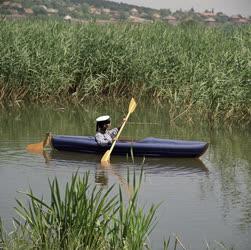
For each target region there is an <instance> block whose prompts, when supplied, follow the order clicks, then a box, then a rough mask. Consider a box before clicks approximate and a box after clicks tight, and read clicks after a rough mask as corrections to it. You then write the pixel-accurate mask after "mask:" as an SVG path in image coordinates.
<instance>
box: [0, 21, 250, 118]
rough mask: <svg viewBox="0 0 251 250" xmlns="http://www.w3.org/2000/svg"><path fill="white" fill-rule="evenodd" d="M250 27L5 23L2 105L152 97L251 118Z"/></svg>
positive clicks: (0, 51)
mask: <svg viewBox="0 0 251 250" xmlns="http://www.w3.org/2000/svg"><path fill="white" fill-rule="evenodd" d="M250 35H251V25H243V26H231V25H223V26H217V27H206V26H202V25H194V24H190V25H189V24H188V25H179V26H177V27H174V26H169V25H166V24H163V23H154V24H144V25H136V24H128V23H118V24H107V25H98V24H95V23H89V24H84V25H83V24H77V23H76V24H73V23H65V22H63V21H62V22H61V21H55V20H41V19H35V20H32V21H31V20H2V21H1V23H0V101H1V102H2V103H4V102H12V103H18V104H20V103H22V102H24V101H25V100H29V101H36V102H47V103H51V102H53V103H54V102H62V100H64V101H69V102H74V103H78V104H81V103H83V102H84V101H85V100H86V99H88V98H95V99H97V100H100V99H102V98H107V97H111V98H112V97H115V98H120V97H121V98H123V97H131V96H135V97H136V98H137V99H139V98H141V97H150V98H151V99H152V100H153V101H160V100H161V102H162V103H164V104H166V105H169V107H170V112H172V110H176V109H177V108H179V107H182V109H183V110H186V109H190V108H191V109H192V108H193V109H194V110H196V112H198V113H200V114H207V115H209V116H210V117H211V118H215V119H216V118H222V117H223V118H224V119H226V120H227V119H235V120H237V121H242V120H248V119H250V115H251V50H250V48H251V40H250Z"/></svg>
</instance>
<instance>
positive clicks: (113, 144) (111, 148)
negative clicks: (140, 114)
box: [109, 112, 131, 152]
mask: <svg viewBox="0 0 251 250" xmlns="http://www.w3.org/2000/svg"><path fill="white" fill-rule="evenodd" d="M130 114H131V112H128V114H127V116H126V118H125V121H124V122H123V124H122V126H121V127H120V129H119V132H118V133H117V135H116V137H115V140H114V141H113V143H112V146H111V147H110V149H109V150H110V152H112V150H113V148H114V146H115V144H116V141H117V140H118V138H119V136H120V134H121V132H122V130H123V128H124V126H125V124H126V122H127V120H128V118H129V116H130Z"/></svg>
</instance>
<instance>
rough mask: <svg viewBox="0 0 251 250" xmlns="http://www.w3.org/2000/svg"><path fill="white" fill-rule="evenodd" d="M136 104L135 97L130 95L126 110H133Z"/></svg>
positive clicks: (130, 111)
mask: <svg viewBox="0 0 251 250" xmlns="http://www.w3.org/2000/svg"><path fill="white" fill-rule="evenodd" d="M136 106H137V103H136V101H135V99H134V98H133V97H132V99H131V101H130V104H129V109H128V112H129V113H132V112H133V111H134V110H135V108H136Z"/></svg>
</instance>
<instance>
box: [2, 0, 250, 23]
mask: <svg viewBox="0 0 251 250" xmlns="http://www.w3.org/2000/svg"><path fill="white" fill-rule="evenodd" d="M0 15H2V16H5V17H7V18H22V17H32V16H48V17H56V18H64V19H65V20H74V21H80V22H85V21H90V20H92V21H104V22H105V21H106V22H116V21H130V22H136V23H144V22H152V21H154V20H159V21H164V22H167V23H170V24H173V25H176V24H178V23H193V22H199V23H206V24H208V25H215V24H217V23H226V22H231V23H237V24H246V23H250V18H244V17H242V16H241V15H236V16H232V17H229V16H227V15H225V14H224V13H222V12H218V13H214V11H213V10H205V12H203V13H198V12H195V11H194V9H193V8H192V9H190V10H189V11H182V10H178V11H175V12H171V11H170V10H169V9H160V10H157V9H152V8H147V7H141V6H136V5H131V4H125V3H117V2H112V1H104V0H14V1H3V0H0Z"/></svg>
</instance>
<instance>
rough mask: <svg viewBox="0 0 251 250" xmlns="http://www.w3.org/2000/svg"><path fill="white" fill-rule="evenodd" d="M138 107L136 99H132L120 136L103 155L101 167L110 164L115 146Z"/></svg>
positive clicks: (117, 136)
mask: <svg viewBox="0 0 251 250" xmlns="http://www.w3.org/2000/svg"><path fill="white" fill-rule="evenodd" d="M136 106H137V103H136V101H135V100H134V98H132V99H131V101H130V104H129V108H128V114H127V116H126V118H125V121H124V122H123V124H122V126H121V127H120V130H119V132H118V134H117V135H116V137H115V139H114V141H113V143H112V146H111V147H110V149H108V150H107V151H106V152H105V154H104V155H103V157H102V159H101V165H103V166H105V165H108V164H109V162H110V156H111V153H112V150H113V148H114V146H115V144H116V142H117V140H118V138H119V136H120V134H121V132H122V130H123V128H124V126H125V124H126V122H127V120H128V118H129V116H130V114H131V113H132V112H133V111H134V110H135V108H136Z"/></svg>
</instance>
